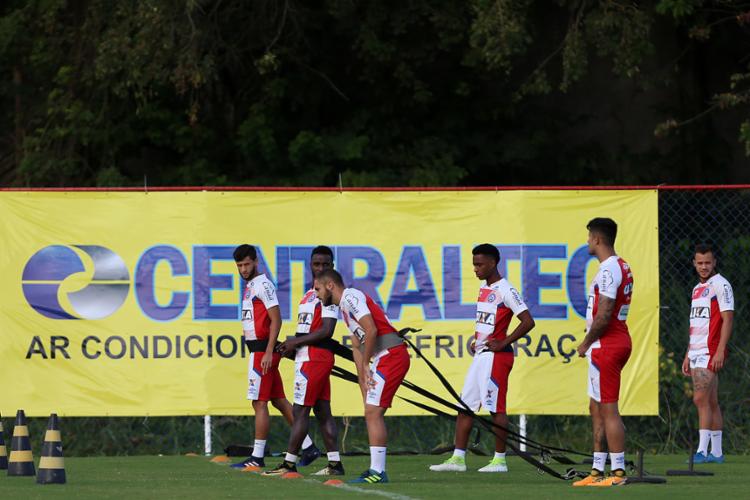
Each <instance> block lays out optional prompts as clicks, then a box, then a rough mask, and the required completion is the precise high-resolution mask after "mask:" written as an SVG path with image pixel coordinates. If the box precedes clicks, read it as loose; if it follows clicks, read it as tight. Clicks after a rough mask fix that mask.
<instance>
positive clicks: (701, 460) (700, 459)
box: [685, 451, 708, 464]
mask: <svg viewBox="0 0 750 500" xmlns="http://www.w3.org/2000/svg"><path fill="white" fill-rule="evenodd" d="M706 462H708V457H707V456H706V454H705V453H703V452H702V451H699V452H698V453H696V454H695V455H693V463H694V464H705V463H706ZM685 463H688V464H689V463H690V460H688V461H687V462H685Z"/></svg>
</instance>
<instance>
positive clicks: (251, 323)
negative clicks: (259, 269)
mask: <svg viewBox="0 0 750 500" xmlns="http://www.w3.org/2000/svg"><path fill="white" fill-rule="evenodd" d="M278 306H279V299H278V298H277V297H276V287H275V286H274V285H273V283H272V282H271V280H269V279H268V278H267V277H266V275H265V274H259V275H258V276H256V277H255V278H253V279H251V280H250V281H248V282H247V287H245V294H244V295H243V296H242V331H243V333H244V334H245V339H246V340H266V339H267V338H268V335H269V334H270V333H271V318H269V317H268V310H269V309H271V308H272V307H278Z"/></svg>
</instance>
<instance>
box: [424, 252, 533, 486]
mask: <svg viewBox="0 0 750 500" xmlns="http://www.w3.org/2000/svg"><path fill="white" fill-rule="evenodd" d="M471 253H472V254H473V263H474V273H475V274H476V276H477V278H479V279H480V280H483V281H485V284H483V285H482V286H481V287H480V288H479V298H478V299H477V320H476V326H475V333H474V343H473V346H474V351H475V354H474V359H473V360H472V362H471V366H470V367H469V371H468V373H467V374H466V380H465V382H464V387H463V390H462V391H461V399H462V400H463V402H464V403H466V405H467V406H468V407H469V408H471V410H472V411H478V410H479V407H480V406H482V407H484V408H485V409H487V410H488V411H489V412H490V413H491V414H492V421H493V422H495V424H497V425H499V426H502V427H503V428H505V429H507V428H508V415H507V414H506V404H505V403H506V396H507V393H508V376H509V375H510V371H511V369H512V368H513V360H514V356H513V348H512V347H511V346H512V344H513V342H515V341H516V340H518V339H519V338H521V337H523V336H524V335H526V334H527V333H528V332H529V331H530V330H531V329H532V328H534V319H533V318H532V317H531V313H529V311H528V309H527V307H526V304H524V302H523V300H522V299H521V295H520V294H519V293H518V291H517V290H516V289H515V288H513V286H512V285H511V284H510V283H509V282H508V280H506V279H505V278H503V277H502V276H501V275H500V273H499V272H498V270H497V265H498V264H499V262H500V252H499V251H498V250H497V247H496V246H494V245H490V244H488V243H484V244H482V245H479V246H477V247H475V248H474V249H473V250H472V252H471ZM514 315H515V316H518V319H519V320H520V321H521V323H520V324H519V325H518V326H517V327H516V328H515V329H514V330H513V332H512V333H511V334H510V335H507V332H508V326H509V325H510V321H511V319H513V316H514ZM472 424H473V419H472V418H471V417H470V416H469V415H464V414H462V413H459V414H458V419H457V420H456V437H455V444H456V446H455V448H454V450H453V456H451V457H450V458H449V459H448V460H447V461H445V462H443V463H442V464H438V465H431V466H430V470H432V471H436V472H446V471H452V472H464V471H466V446H467V444H468V442H469V433H470V432H471V427H472ZM506 438H507V432H505V431H502V430H500V429H496V437H495V456H494V457H493V458H492V460H491V461H490V463H489V464H487V465H486V466H484V467H482V468H481V469H479V472H507V471H508V464H507V462H506V459H505V441H506Z"/></svg>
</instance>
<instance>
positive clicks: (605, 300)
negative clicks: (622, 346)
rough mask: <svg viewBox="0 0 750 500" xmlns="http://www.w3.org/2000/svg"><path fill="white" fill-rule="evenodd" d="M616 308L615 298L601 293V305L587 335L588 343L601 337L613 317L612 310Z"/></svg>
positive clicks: (586, 340) (586, 341) (585, 340)
mask: <svg viewBox="0 0 750 500" xmlns="http://www.w3.org/2000/svg"><path fill="white" fill-rule="evenodd" d="M614 309H615V299H610V298H609V297H605V296H604V295H599V305H598V307H597V310H596V316H594V321H592V323H591V328H589V333H588V334H587V335H586V338H585V339H584V342H585V343H586V344H588V345H591V344H593V343H594V342H596V341H597V340H599V337H601V336H602V334H604V330H606V329H607V325H609V322H610V320H611V319H612V311H614Z"/></svg>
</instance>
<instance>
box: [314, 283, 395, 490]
mask: <svg viewBox="0 0 750 500" xmlns="http://www.w3.org/2000/svg"><path fill="white" fill-rule="evenodd" d="M315 291H316V292H317V294H318V298H320V301H321V302H322V303H323V306H324V307H327V306H330V305H331V304H335V305H338V306H339V307H340V309H341V316H342V317H343V318H344V322H345V323H346V325H347V326H348V327H349V330H350V331H351V332H352V337H351V338H352V346H353V352H354V362H355V364H356V366H357V374H358V376H359V385H360V389H361V391H362V397H363V399H364V403H365V422H366V423H367V436H368V438H369V441H370V468H369V469H368V470H366V471H365V472H363V473H362V475H361V476H360V477H359V478H357V479H355V480H353V481H351V482H353V483H387V482H388V475H387V474H386V472H385V462H386V442H387V438H388V435H387V430H386V427H385V418H384V417H385V412H386V410H387V409H388V408H390V407H391V402H392V400H393V396H394V395H395V394H396V390H397V389H398V387H399V386H400V385H401V382H402V381H403V380H404V377H405V376H406V372H407V371H409V364H410V360H409V353H408V352H407V350H406V344H405V343H404V341H403V340H402V339H401V337H399V336H398V332H397V331H396V329H395V328H394V327H393V325H392V324H391V323H390V321H389V320H388V317H387V316H386V315H385V312H383V310H382V309H381V308H380V307H379V306H378V305H377V304H376V303H375V302H374V301H373V300H372V299H371V298H370V297H369V296H367V295H366V294H364V293H362V292H361V291H359V290H357V289H355V288H345V287H344V281H343V279H342V278H341V275H340V274H339V273H338V272H336V271H334V270H333V269H328V270H325V271H323V272H321V273H320V274H319V275H318V277H317V278H316V279H315Z"/></svg>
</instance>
